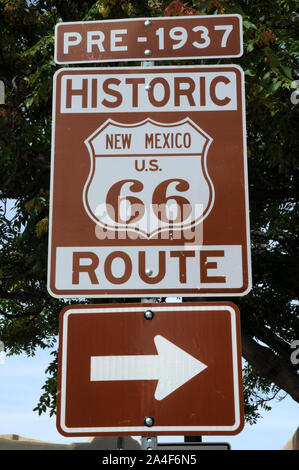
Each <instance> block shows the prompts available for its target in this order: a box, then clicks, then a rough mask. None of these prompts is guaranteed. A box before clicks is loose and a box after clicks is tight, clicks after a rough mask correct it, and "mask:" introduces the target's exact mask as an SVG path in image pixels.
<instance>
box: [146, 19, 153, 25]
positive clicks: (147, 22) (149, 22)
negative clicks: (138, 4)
mask: <svg viewBox="0 0 299 470" xmlns="http://www.w3.org/2000/svg"><path fill="white" fill-rule="evenodd" d="M151 24H152V22H151V21H150V20H145V22H144V26H151Z"/></svg>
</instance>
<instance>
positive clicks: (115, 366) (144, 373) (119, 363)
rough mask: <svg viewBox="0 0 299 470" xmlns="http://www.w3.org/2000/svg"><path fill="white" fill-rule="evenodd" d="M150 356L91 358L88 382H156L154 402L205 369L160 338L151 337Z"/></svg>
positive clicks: (186, 354) (201, 364) (201, 363)
mask: <svg viewBox="0 0 299 470" xmlns="http://www.w3.org/2000/svg"><path fill="white" fill-rule="evenodd" d="M154 341H155V345H156V348H157V352H158V354H156V355H151V356H145V355H144V356H91V358H90V380H91V381H100V382H102V381H111V380H122V381H123V380H158V384H157V387H156V391H155V398H156V400H163V398H165V397H167V395H169V394H170V393H172V392H174V390H176V389H177V388H179V387H181V386H182V385H184V383H186V382H188V381H189V380H191V379H192V378H193V377H194V376H195V375H197V374H199V373H200V372H202V371H203V370H204V369H206V368H207V367H208V366H207V365H206V364H204V363H203V362H201V361H199V360H198V359H195V357H193V356H191V355H190V354H188V353H186V351H183V349H181V348H179V347H178V346H176V345H175V344H173V343H171V342H170V341H168V340H167V339H165V338H163V336H160V335H157V336H155V338H154Z"/></svg>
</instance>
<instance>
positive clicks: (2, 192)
mask: <svg viewBox="0 0 299 470" xmlns="http://www.w3.org/2000/svg"><path fill="white" fill-rule="evenodd" d="M295 11H296V1H295V0H294V1H293V0H277V1H276V2H275V7H274V5H273V1H270V0H263V1H260V0H254V1H248V0H227V1H225V0H219V1H218V0H193V1H192V0H191V1H187V0H186V2H185V3H183V2H182V1H181V0H173V1H169V0H161V1H154V0H147V1H141V0H122V1H117V0H99V1H97V2H94V1H90V0H88V1H83V2H80V1H77V0H69V1H60V0H48V1H46V0H45V1H39V0H36V1H31V2H28V1H25V0H12V1H9V0H1V1H0V24H1V31H2V35H1V38H0V42H1V48H0V64H1V69H0V70H1V72H0V79H1V80H3V82H4V84H5V90H6V97H5V104H4V105H0V130H1V134H0V164H1V172H0V187H1V189H0V198H1V206H0V234H1V254H0V299H1V300H0V339H1V340H2V341H3V342H4V344H5V347H6V351H7V353H10V354H19V353H21V352H23V351H25V352H26V353H27V354H28V355H34V353H35V350H36V348H37V347H38V346H39V347H42V348H47V347H53V346H54V345H55V344H56V336H57V334H58V315H59V312H60V310H61V309H62V307H63V306H65V305H66V304H67V303H68V302H64V301H62V300H57V299H54V298H52V297H51V296H50V295H49V294H48V293H47V288H46V277H47V269H46V265H47V235H48V201H49V170H50V145H51V101H52V97H51V93H52V77H53V74H54V72H55V70H56V69H57V68H58V67H57V66H56V64H55V63H54V61H53V46H54V27H55V24H56V23H57V22H58V21H84V20H85V21H86V20H101V19H107V18H110V19H111V18H121V17H147V16H163V15H165V16H177V15H194V14H199V15H201V14H211V15H212V14H225V13H239V14H241V15H242V17H243V24H244V55H243V57H241V58H239V59H234V60H233V61H231V60H229V59H222V60H215V59H214V60H210V61H204V60H202V61H193V62H190V61H188V63H196V64H199V63H219V62H220V63H230V62H234V63H239V64H240V65H241V66H242V68H243V69H244V72H245V76H246V107H247V134H248V164H249V185H250V223H251V241H252V265H253V284H254V287H253V289H252V291H251V292H250V293H249V294H248V295H246V296H245V297H242V298H232V299H229V300H231V301H233V302H234V303H236V304H237V305H238V306H239V308H240V311H241V319H242V342H243V356H244V358H245V360H246V363H245V366H244V392H245V412H246V418H247V420H248V421H249V422H251V423H252V422H255V421H256V419H257V418H258V416H259V407H260V406H262V407H266V408H267V407H268V405H267V403H268V401H269V400H270V399H272V398H273V397H274V396H277V394H278V392H279V391H280V390H282V391H284V392H285V393H286V394H289V395H290V396H291V397H292V398H293V399H294V400H295V401H297V402H299V376H298V364H297V365H296V364H293V363H292V362H291V360H290V358H291V354H292V352H293V351H292V348H291V344H292V342H293V341H294V340H296V339H298V331H299V327H298V326H299V325H298V289H297V286H298V263H297V262H296V255H297V245H298V243H297V233H298V230H297V229H298V203H297V200H298V197H297V190H296V179H297V178H296V177H297V173H298V170H297V160H296V129H295V117H296V114H297V113H298V109H297V108H299V107H296V104H295V103H292V102H291V100H290V95H291V92H292V91H294V90H293V89H292V82H293V81H294V80H295V79H296V74H297V72H296V68H295V67H296V59H297V55H296V54H297V52H296V51H297V50H298V42H297V43H296V33H297V32H298V24H299V21H298V16H296V13H295ZM167 63H169V61H168V62H167ZM179 63H180V62H177V64H179ZM12 206H13V211H12V212H11V210H10V208H11V207H12ZM136 300H137V299H136ZM218 300H221V299H218ZM226 300H228V299H226ZM112 301H113V300H112ZM90 302H95V303H96V302H97V300H96V299H91V300H90ZM118 302H119V300H118ZM123 302H126V299H123ZM72 303H74V302H72ZM293 362H298V361H293ZM56 372H57V355H56V353H54V360H53V362H52V363H51V364H50V365H49V368H48V370H47V373H48V374H49V377H48V378H47V380H46V382H45V385H44V393H43V394H42V396H41V398H40V401H39V403H38V404H37V408H36V409H37V410H38V412H39V413H41V412H43V411H46V410H47V408H49V409H50V412H51V414H53V413H54V412H55V403H56Z"/></svg>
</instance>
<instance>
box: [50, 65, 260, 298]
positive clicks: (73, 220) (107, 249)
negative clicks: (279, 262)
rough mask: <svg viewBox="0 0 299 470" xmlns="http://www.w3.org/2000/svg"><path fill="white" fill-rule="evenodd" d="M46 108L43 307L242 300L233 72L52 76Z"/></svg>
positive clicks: (245, 282) (243, 258)
mask: <svg viewBox="0 0 299 470" xmlns="http://www.w3.org/2000/svg"><path fill="white" fill-rule="evenodd" d="M53 101H54V103H53V105H54V111H53V133H52V174H51V204H50V237H49V275H48V279H49V287H48V288H49V292H50V293H51V295H53V296H54V297H62V298H64V297H151V296H156V297H159V296H176V295H179V296H181V295H185V296H206V295H213V296H216V295H219V296H220V295H221V296H223V295H224V296H225V295H227V296H232V295H237V296H240V295H244V294H246V293H247V292H248V291H249V290H250V288H251V273H250V245H249V224H248V198H247V169H246V168H247V167H246V161H247V154H246V136H245V117H244V113H245V110H244V94H243V73H242V70H241V69H240V68H239V67H238V66H235V65H225V66H224V65H221V66H218V65H217V66H209V67H207V66H191V67H177V68H174V67H155V68H133V67H132V68H129V69H123V68H112V69H105V68H100V69H96V68H92V69H61V70H59V71H58V72H57V73H56V75H55V79H54V100H53Z"/></svg>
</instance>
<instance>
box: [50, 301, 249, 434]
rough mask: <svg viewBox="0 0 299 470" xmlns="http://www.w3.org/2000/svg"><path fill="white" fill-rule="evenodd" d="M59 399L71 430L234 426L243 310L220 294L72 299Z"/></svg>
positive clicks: (202, 430) (63, 421)
mask: <svg viewBox="0 0 299 470" xmlns="http://www.w3.org/2000/svg"><path fill="white" fill-rule="evenodd" d="M182 313H183V315H182ZM57 398H58V407H57V428H58V430H59V432H60V433H61V434H63V435H65V436H89V435H91V436H96V435H113V434H115V435H126V434H127V435H143V436H144V435H152V436H154V435H172V434H177V435H209V434H213V435H217V434H218V435H219V434H237V433H239V432H240V431H241V430H242V428H243V425H244V418H243V397H242V370H241V346H240V323H239V311H238V309H237V307H236V306H235V305H234V304H231V303H223V302H210V303H191V302H190V303H181V304H178V303H175V304H174V303H169V304H168V303H164V304H157V303H149V304H146V305H142V304H105V305H74V306H68V307H66V308H65V309H64V310H63V311H62V312H61V314H60V327H59V371H58V394H57Z"/></svg>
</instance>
